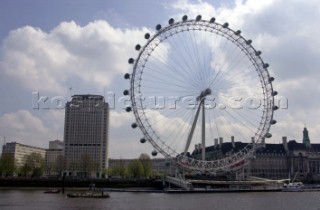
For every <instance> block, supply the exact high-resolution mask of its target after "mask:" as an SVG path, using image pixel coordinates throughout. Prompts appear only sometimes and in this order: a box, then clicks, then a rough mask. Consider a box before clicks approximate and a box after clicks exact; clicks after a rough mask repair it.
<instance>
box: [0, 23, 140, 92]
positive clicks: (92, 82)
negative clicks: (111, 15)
mask: <svg viewBox="0 0 320 210" xmlns="http://www.w3.org/2000/svg"><path fill="white" fill-rule="evenodd" d="M145 31H146V29H119V28H113V27H112V26H110V25H109V24H108V22H106V21H95V22H91V23H89V24H87V25H85V26H83V27H82V26H80V25H77V24H76V23H75V22H62V23H61V24H60V25H58V26H57V27H56V28H54V29H53V30H52V31H50V32H49V33H46V32H44V31H42V30H41V29H39V28H34V27H31V26H25V27H22V28H19V29H16V30H14V31H11V32H10V34H9V36H8V37H7V38H6V39H5V40H4V44H3V46H2V48H1V50H2V56H1V63H0V67H1V68H2V69H3V71H2V74H3V76H6V77H8V78H9V79H10V80H12V81H15V82H17V83H19V84H20V85H22V87H23V88H26V89H27V90H33V91H45V92H51V93H59V94H61V93H64V91H63V90H66V89H68V87H70V86H72V84H78V85H79V84H82V85H85V86H87V87H88V89H90V88H93V89H96V90H102V89H103V87H111V85H113V80H114V79H115V77H118V76H119V75H120V74H123V73H124V72H127V71H128V69H129V67H130V66H129V65H128V63H127V60H128V58H129V57H130V56H132V55H135V52H134V46H135V44H137V43H139V42H140V41H142V40H143V35H144V33H145Z"/></svg>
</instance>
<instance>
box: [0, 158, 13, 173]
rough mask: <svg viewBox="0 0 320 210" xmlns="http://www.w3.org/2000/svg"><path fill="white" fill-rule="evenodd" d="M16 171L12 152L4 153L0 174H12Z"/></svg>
mask: <svg viewBox="0 0 320 210" xmlns="http://www.w3.org/2000/svg"><path fill="white" fill-rule="evenodd" d="M14 172H15V161H14V156H13V155H12V154H2V155H1V157H0V176H1V175H3V176H12V175H13V174H14Z"/></svg>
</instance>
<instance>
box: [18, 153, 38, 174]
mask: <svg viewBox="0 0 320 210" xmlns="http://www.w3.org/2000/svg"><path fill="white" fill-rule="evenodd" d="M25 159H26V162H25V164H24V165H23V166H22V167H21V168H20V172H21V174H22V175H23V176H32V177H40V176H41V175H42V174H43V169H44V158H43V157H42V156H41V154H40V153H35V152H33V153H31V154H30V155H27V156H26V157H25Z"/></svg>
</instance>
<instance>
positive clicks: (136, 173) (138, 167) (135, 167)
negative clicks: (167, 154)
mask: <svg viewBox="0 0 320 210" xmlns="http://www.w3.org/2000/svg"><path fill="white" fill-rule="evenodd" d="M128 170H129V173H130V175H131V176H132V177H134V178H139V177H142V176H143V166H142V163H141V161H140V160H137V159H135V160H133V161H132V162H130V163H129V165H128Z"/></svg>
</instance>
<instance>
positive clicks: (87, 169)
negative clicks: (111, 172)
mask: <svg viewBox="0 0 320 210" xmlns="http://www.w3.org/2000/svg"><path fill="white" fill-rule="evenodd" d="M108 124H109V107H108V104H107V103H105V101H104V97H103V96H100V95H74V96H72V100H71V101H70V102H67V104H66V110H65V123H64V155H65V159H66V162H67V171H68V175H77V176H88V173H89V174H90V176H94V177H100V176H101V174H102V172H103V171H104V169H106V168H107V167H108Z"/></svg>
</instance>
